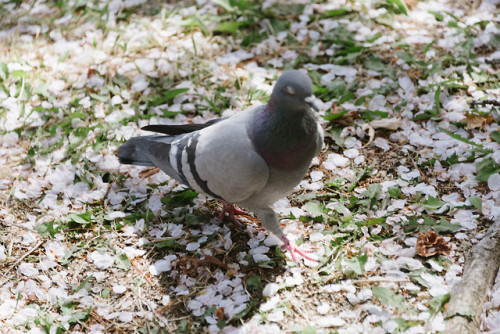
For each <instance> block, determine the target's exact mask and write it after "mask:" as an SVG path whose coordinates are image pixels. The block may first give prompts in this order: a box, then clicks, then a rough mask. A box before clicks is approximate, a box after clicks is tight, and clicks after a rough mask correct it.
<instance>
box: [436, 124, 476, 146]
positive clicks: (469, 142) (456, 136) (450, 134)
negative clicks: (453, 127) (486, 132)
mask: <svg viewBox="0 0 500 334" xmlns="http://www.w3.org/2000/svg"><path fill="white" fill-rule="evenodd" d="M439 130H441V131H442V132H444V133H446V134H447V135H448V136H450V137H452V138H454V139H456V140H460V141H461V142H464V143H466V144H469V145H472V146H476V147H480V148H482V147H483V146H482V145H479V144H476V143H474V142H472V141H470V140H468V139H467V138H464V137H462V136H460V135H456V134H454V133H453V132H451V131H448V130H446V129H443V128H439Z"/></svg>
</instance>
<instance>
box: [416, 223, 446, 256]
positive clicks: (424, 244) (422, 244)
mask: <svg viewBox="0 0 500 334" xmlns="http://www.w3.org/2000/svg"><path fill="white" fill-rule="evenodd" d="M450 251H451V247H450V245H449V244H448V243H447V242H446V240H444V238H443V237H442V236H440V235H439V234H437V233H436V232H434V231H433V230H428V231H426V232H424V233H419V234H418V238H417V254H418V255H420V256H423V257H430V256H433V255H435V254H441V255H448V254H450Z"/></svg>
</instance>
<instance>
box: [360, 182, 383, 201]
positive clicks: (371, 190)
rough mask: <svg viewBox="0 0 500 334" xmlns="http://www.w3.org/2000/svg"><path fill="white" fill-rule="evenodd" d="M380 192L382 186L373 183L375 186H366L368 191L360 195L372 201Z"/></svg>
mask: <svg viewBox="0 0 500 334" xmlns="http://www.w3.org/2000/svg"><path fill="white" fill-rule="evenodd" d="M380 190H382V185H380V184H378V183H375V184H370V185H369V186H368V189H366V190H365V191H363V192H362V193H361V195H363V196H365V197H367V198H369V199H373V198H375V197H376V196H377V195H378V194H379V193H380Z"/></svg>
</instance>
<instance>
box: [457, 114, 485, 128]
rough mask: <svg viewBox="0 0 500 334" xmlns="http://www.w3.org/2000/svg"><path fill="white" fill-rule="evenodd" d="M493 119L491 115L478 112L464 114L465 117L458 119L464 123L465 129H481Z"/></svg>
mask: <svg viewBox="0 0 500 334" xmlns="http://www.w3.org/2000/svg"><path fill="white" fill-rule="evenodd" d="M492 121H493V116H492V115H488V116H483V115H478V114H465V118H464V119H462V120H461V121H460V123H465V128H466V129H467V130H472V129H481V128H483V127H484V126H485V125H486V124H490V123H491V122H492Z"/></svg>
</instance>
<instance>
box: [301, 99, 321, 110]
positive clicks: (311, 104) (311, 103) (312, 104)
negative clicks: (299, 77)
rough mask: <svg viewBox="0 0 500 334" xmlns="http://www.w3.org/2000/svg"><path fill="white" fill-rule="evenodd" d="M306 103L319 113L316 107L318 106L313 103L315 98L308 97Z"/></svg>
mask: <svg viewBox="0 0 500 334" xmlns="http://www.w3.org/2000/svg"><path fill="white" fill-rule="evenodd" d="M304 101H305V102H306V103H307V104H308V105H309V106H310V107H311V108H313V109H314V110H316V111H318V110H319V109H318V107H316V105H315V104H314V102H313V97H312V96H308V97H306V98H305V99H304Z"/></svg>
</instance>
